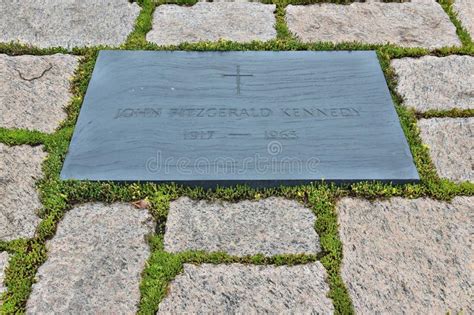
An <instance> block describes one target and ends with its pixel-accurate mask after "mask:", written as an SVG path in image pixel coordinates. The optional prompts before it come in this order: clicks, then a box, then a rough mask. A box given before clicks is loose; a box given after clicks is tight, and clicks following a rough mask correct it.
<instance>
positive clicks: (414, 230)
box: [337, 197, 474, 314]
mask: <svg viewBox="0 0 474 315" xmlns="http://www.w3.org/2000/svg"><path fill="white" fill-rule="evenodd" d="M473 204H474V198H473V197H456V198H455V199H454V200H453V201H452V203H451V204H450V203H446V202H439V201H435V200H431V199H417V200H409V199H403V198H392V199H390V200H386V201H380V200H377V201H372V202H371V201H367V200H360V199H350V198H344V199H342V200H340V201H339V202H338V205H337V211H338V212H339V213H338V214H339V224H340V236H341V239H342V242H343V254H344V258H343V264H342V278H343V280H344V281H345V283H346V285H347V286H348V289H349V293H350V295H351V297H352V301H353V303H354V307H355V309H356V312H358V313H360V314H446V313H447V312H448V311H451V314H457V312H458V311H460V310H464V314H472V313H473V312H474V308H473V305H472V303H471V302H472V290H473V287H474V279H473V276H472V261H473V260H474V254H473V253H474V251H473V238H472V226H473V224H474V212H473V206H472V205H473Z"/></svg>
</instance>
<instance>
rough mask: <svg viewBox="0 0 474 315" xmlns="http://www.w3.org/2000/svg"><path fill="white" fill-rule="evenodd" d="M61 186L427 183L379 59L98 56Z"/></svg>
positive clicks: (355, 55) (342, 55)
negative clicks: (79, 182) (65, 183)
mask: <svg viewBox="0 0 474 315" xmlns="http://www.w3.org/2000/svg"><path fill="white" fill-rule="evenodd" d="M61 178H62V179H78V180H93V181H108V180H110V181H119V182H123V181H126V182H129V181H153V182H176V183H181V184H186V185H201V186H204V187H214V186H216V185H220V186H227V185H234V184H242V183H245V184H249V185H251V186H256V187H268V186H277V185H280V184H286V185H292V184H302V183H308V182H312V181H316V180H321V179H324V180H325V181H329V182H336V183H346V182H358V181H365V180H378V181H383V182H394V183H407V182H416V181H417V180H418V179H419V177H418V173H417V170H416V168H415V166H414V163H413V159H412V155H411V153H410V150H409V147H408V145H407V141H406V139H405V137H404V134H403V131H402V129H401V127H400V122H399V120H398V116H397V114H396V112H395V109H394V106H393V103H392V100H391V97H390V94H389V91H388V88H387V85H386V82H385V79H384V76H383V73H382V70H381V68H380V65H379V63H378V60H377V56H376V54H375V52H373V51H354V52H346V51H338V52H152V51H101V52H100V54H99V57H98V60H97V63H96V66H95V69H94V72H93V75H92V79H91V81H90V83H89V87H88V89H87V93H86V96H85V99H84V103H83V105H82V109H81V112H80V115H79V120H78V122H77V125H76V128H75V130H74V135H73V138H72V141H71V145H70V147H69V152H68V154H67V156H66V160H65V163H64V167H63V169H62V172H61Z"/></svg>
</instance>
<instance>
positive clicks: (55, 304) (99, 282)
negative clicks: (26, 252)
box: [27, 203, 153, 314]
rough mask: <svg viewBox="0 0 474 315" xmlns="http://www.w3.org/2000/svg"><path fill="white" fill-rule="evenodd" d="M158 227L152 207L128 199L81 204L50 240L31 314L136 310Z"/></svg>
mask: <svg viewBox="0 0 474 315" xmlns="http://www.w3.org/2000/svg"><path fill="white" fill-rule="evenodd" d="M152 232H153V226H152V222H151V217H150V215H149V214H148V211H147V210H143V209H142V210H138V209H135V208H134V207H132V206H130V205H128V204H122V203H115V204H111V205H105V204H101V203H89V204H84V205H80V206H76V207H75V208H73V209H72V210H70V211H69V212H67V213H66V215H65V217H64V219H63V220H62V221H61V222H60V223H59V225H58V230H57V232H56V235H55V236H54V238H53V239H52V240H50V241H48V242H47V248H48V260H47V261H46V262H45V263H44V264H43V265H42V266H41V267H40V268H39V270H38V273H37V279H36V280H37V283H35V284H34V285H33V291H32V293H31V295H30V298H29V300H28V303H27V312H28V313H31V314H38V313H42V314H49V313H55V314H70V313H74V314H103V313H107V314H131V313H135V312H136V311H137V304H138V301H139V298H140V291H139V282H140V274H141V272H142V270H143V268H144V265H145V261H146V259H147V258H148V256H149V248H148V244H147V241H146V239H145V236H146V235H147V234H149V233H152Z"/></svg>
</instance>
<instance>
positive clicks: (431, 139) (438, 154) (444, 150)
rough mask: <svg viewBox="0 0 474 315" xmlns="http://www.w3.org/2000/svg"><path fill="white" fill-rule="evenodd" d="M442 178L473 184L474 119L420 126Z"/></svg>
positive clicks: (434, 121)
mask: <svg viewBox="0 0 474 315" xmlns="http://www.w3.org/2000/svg"><path fill="white" fill-rule="evenodd" d="M418 127H419V128H420V134H421V139H422V140H423V143H424V144H426V145H427V146H428V147H429V151H430V156H431V160H432V161H433V163H434V165H435V166H436V170H437V171H438V175H439V176H440V177H444V178H448V179H451V180H453V181H455V182H462V181H471V182H474V118H472V117H471V118H433V119H421V120H420V121H419V122H418Z"/></svg>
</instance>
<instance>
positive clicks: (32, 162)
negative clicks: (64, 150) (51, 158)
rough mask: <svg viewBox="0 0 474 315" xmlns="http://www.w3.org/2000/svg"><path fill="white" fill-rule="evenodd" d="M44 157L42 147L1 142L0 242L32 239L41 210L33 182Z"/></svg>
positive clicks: (36, 177)
mask: <svg viewBox="0 0 474 315" xmlns="http://www.w3.org/2000/svg"><path fill="white" fill-rule="evenodd" d="M45 157H46V152H44V151H43V147H42V146H37V147H31V146H27V145H21V146H13V147H9V146H7V145H5V144H3V143H0V240H4V241H10V240H13V239H17V238H32V237H33V236H34V233H35V229H36V226H37V225H38V223H39V221H40V219H39V217H38V216H37V211H38V210H39V209H40V208H41V202H40V200H39V197H38V192H37V190H36V185H35V183H36V181H37V180H38V179H40V178H41V177H42V172H41V164H42V162H43V160H44V159H45Z"/></svg>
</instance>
